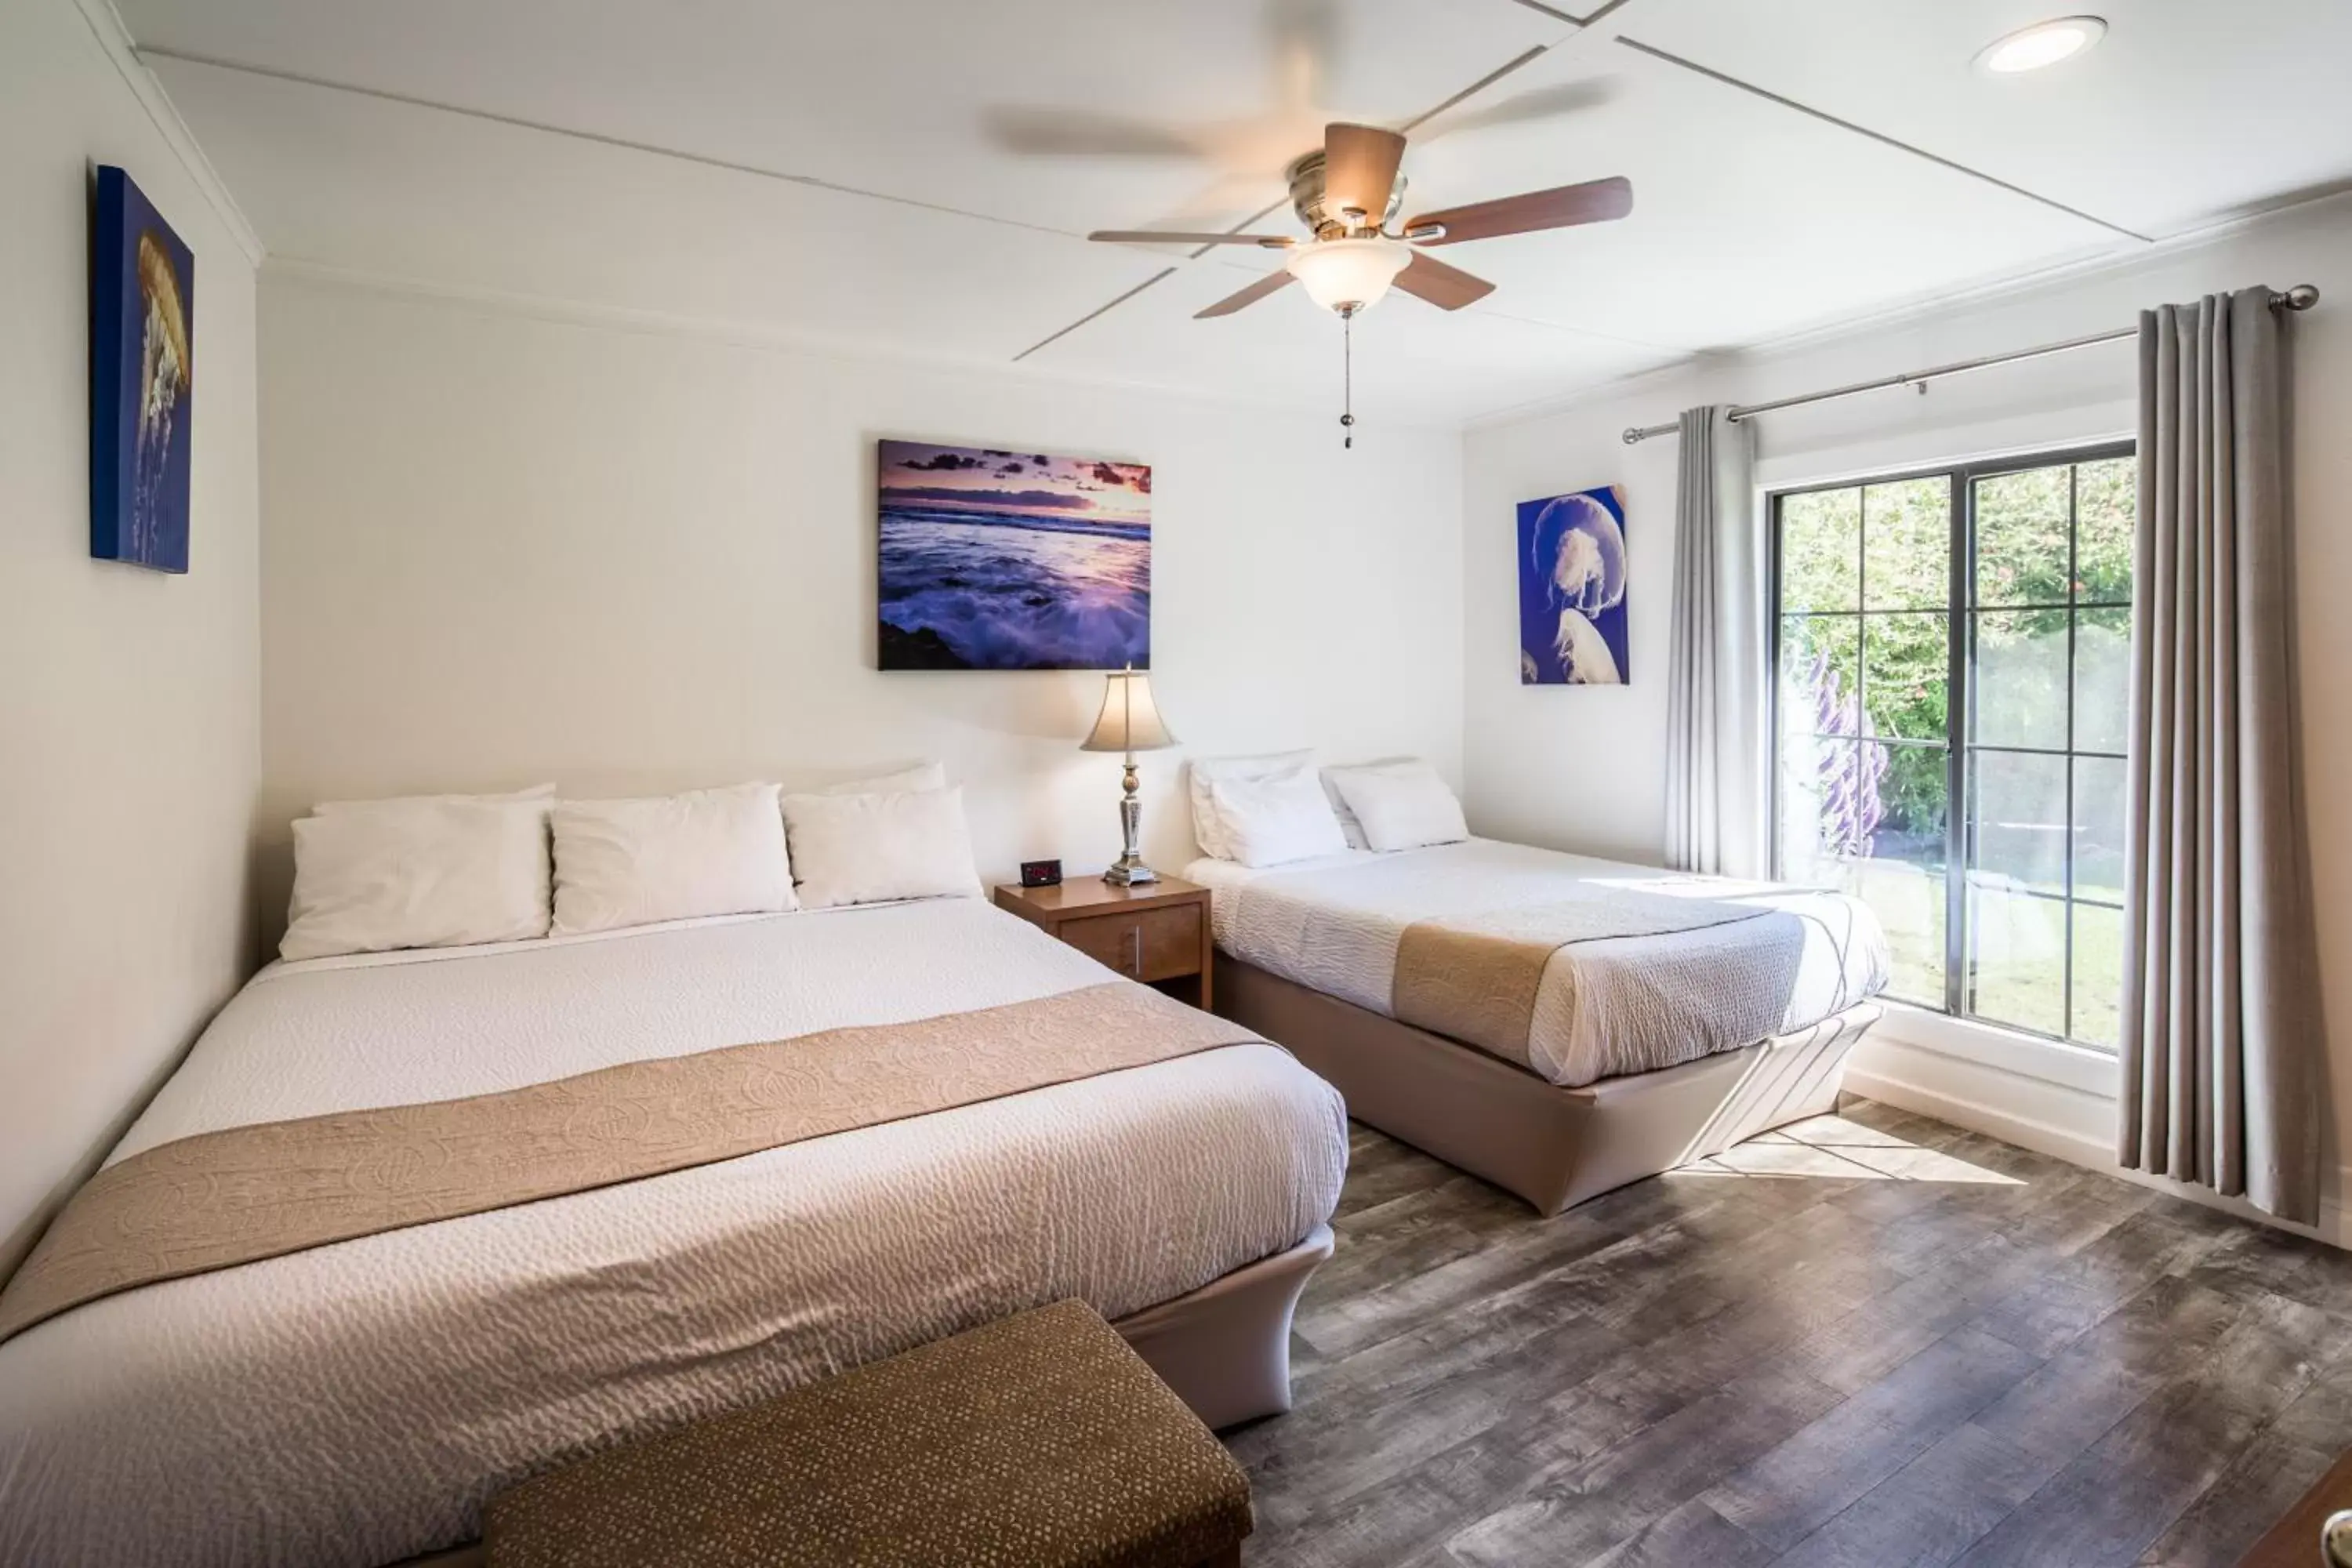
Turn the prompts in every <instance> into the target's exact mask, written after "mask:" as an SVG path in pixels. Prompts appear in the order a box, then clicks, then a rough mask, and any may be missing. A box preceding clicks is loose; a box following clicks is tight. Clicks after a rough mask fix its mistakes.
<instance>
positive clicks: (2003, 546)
mask: <svg viewBox="0 0 2352 1568" xmlns="http://www.w3.org/2000/svg"><path fill="white" fill-rule="evenodd" d="M2072 471H2073V470H2072V469H2071V468H2068V467H2067V466H2066V465H2065V464H2063V463H2062V464H2060V465H2058V466H2057V467H2056V468H2027V469H2025V470H2023V471H2022V472H2021V473H2014V474H1995V475H1992V476H1990V478H1987V479H1979V480H1977V481H1976V541H1975V543H1976V549H1975V551H1974V555H1975V558H1976V577H1975V581H1974V583H1973V584H1971V586H1972V587H1973V589H1974V595H1973V602H1974V603H1976V604H1979V605H2057V604H2064V603H2065V602H2066V600H2067V597H2068V594H2067V590H2068V588H2069V587H2070V586H2071V584H2069V582H2068V580H2067V576H2066V562H2067V543H2068V542H2067V537H2066V536H2067V512H2068V500H2067V496H2068V488H2069V487H2068V483H2067V476H2068V475H2069V474H2070V473H2071V472H2072Z"/></svg>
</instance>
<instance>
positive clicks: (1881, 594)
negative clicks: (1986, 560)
mask: <svg viewBox="0 0 2352 1568" xmlns="http://www.w3.org/2000/svg"><path fill="white" fill-rule="evenodd" d="M1862 516H1863V530H1862V532H1863V572H1862V577H1863V602H1864V608H1866V609H1874V610H1921V609H1938V610H1940V609H1942V608H1943V607H1944V605H1946V604H1948V602H1949V601H1950V599H1951V596H1952V588H1951V584H1952V481H1951V480H1950V479H1948V478H1944V477H1942V476H1938V477H1936V478H1933V479H1904V480H1901V481H1899V482H1897V483H1895V484H1890V485H1872V486H1870V487H1869V488H1868V489H1865V490H1864V491H1863V495H1862Z"/></svg>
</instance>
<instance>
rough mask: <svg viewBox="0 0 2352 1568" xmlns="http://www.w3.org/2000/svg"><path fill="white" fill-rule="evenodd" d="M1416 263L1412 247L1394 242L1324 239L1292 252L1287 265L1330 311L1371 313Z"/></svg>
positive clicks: (1311, 296)
mask: <svg viewBox="0 0 2352 1568" xmlns="http://www.w3.org/2000/svg"><path fill="white" fill-rule="evenodd" d="M1411 262H1412V247H1410V246H1405V245H1400V244H1398V243H1397V242H1396V241H1395V240H1393V239H1322V240H1318V241H1316V242H1315V243H1314V244H1313V245H1303V246H1300V247H1297V249H1295V250H1293V251H1292V252H1291V253H1290V259H1289V260H1288V261H1287V262H1286V263H1285V264H1284V265H1285V267H1286V269H1287V270H1288V271H1289V273H1290V275H1291V276H1292V277H1294V278H1296V279H1298V281H1299V282H1301V283H1303V284H1305V285H1306V286H1307V297H1308V298H1309V299H1311V300H1314V301H1315V302H1316V303H1317V304H1318V305H1320V306H1322V307H1323V308H1324V309H1325V310H1342V309H1349V310H1370V309H1371V308H1372V307H1373V306H1374V305H1377V304H1379V303H1380V301H1381V295H1383V294H1385V293H1387V292H1388V291H1389V285H1390V284H1391V282H1393V281H1395V279H1396V275H1397V274H1398V273H1400V272H1402V271H1403V270H1404V269H1405V268H1406V267H1407V266H1408V265H1410V264H1411Z"/></svg>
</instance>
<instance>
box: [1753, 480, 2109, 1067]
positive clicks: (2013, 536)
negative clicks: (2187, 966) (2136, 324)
mask: <svg viewBox="0 0 2352 1568" xmlns="http://www.w3.org/2000/svg"><path fill="white" fill-rule="evenodd" d="M2136 473H2137V468H2136V465H2135V462H2134V459H2133V458H2132V452H2131V448H2130V447H2129V446H2128V445H2124V446H2120V447H2103V448H2097V449H2092V450H2085V451H2076V452H2066V453H2059V454H2052V455H2049V456H2045V457H2042V458H2034V459H2032V460H2021V461H2014V462H2009V463H2002V464H1983V465H1977V466H1973V467H1968V468H1946V469H1939V470H1937V471H1935V472H1932V473H1926V474H1912V475H1906V476H1902V477H1899V478H1895V479H1872V480H1868V481H1864V482H1856V483H1853V484H1845V485H1832V486H1822V487H1818V488H1811V489H1803V490H1794V491H1789V492H1784V493H1780V494H1776V495H1775V496H1773V497H1772V499H1771V519H1770V521H1771V560H1772V570H1771V584H1772V591H1773V612H1774V613H1773V625H1774V627H1775V636H1774V638H1773V649H1772V657H1773V666H1774V668H1773V681H1772V693H1773V698H1772V706H1773V735H1774V753H1775V754H1774V766H1773V796H1774V798H1773V820H1774V824H1775V828H1774V861H1775V870H1776V872H1777V874H1778V875H1780V876H1781V877H1783V878H1785V879H1789V880H1791V881H1801V882H1808V883H1812V884H1815V885H1818V886H1822V887H1828V888H1836V889H1842V890H1843V891H1846V892H1850V893H1853V894H1854V895H1855V896H1857V897H1859V898H1861V899H1863V900H1864V901H1865V902H1867V903H1868V904H1870V906H1871V907H1872V909H1873V910H1874V911H1876V913H1877V915H1878V918H1879V920H1880V921H1881V922H1882V923H1883V924H1884V925H1885V928H1886V931H1887V935H1888V937H1889V940H1890V942H1892V944H1893V948H1894V952H1895V973H1894V982H1893V985H1892V987H1891V990H1892V994H1894V995H1895V996H1898V997H1900V998H1901V999H1903V1000H1905V1001H1907V1002H1914V1003H1916V1004H1919V1005H1923V1006H1928V1007H1935V1008H1940V1009H1943V1010H1946V1011H1949V1012H1952V1013H1955V1014H1959V1015H1964V1016H1973V1017H1979V1018H1983V1019H1986V1020H1988V1021H1990V1022H1995V1023H2000V1024H2003V1025H2007V1026H2011V1027H2016V1028H2021V1029H2027V1030H2031V1031H2033V1032H2035V1033H2039V1034H2044V1035H2051V1036H2056V1037H2064V1038H2071V1039H2074V1040H2077V1041H2080V1042H2083V1043H2085V1044H2091V1045H2098V1046H2106V1047H2112V1046H2113V1045H2114V1043H2115V1039H2116V1013H2117V1005H2118V999H2119V993H2120V989H2121V984H2122V981H2121V975H2122V969H2121V952H2122V913H2121V910H2122V902H2123V898H2122V891H2123V889H2122V849H2123V845H2122V838H2123V804H2124V764H2123V746H2124V721H2125V703H2126V693H2127V691H2128V686H2129V652H2130V616H2131V544H2132V528H2133V516H2134V509H2135V496H2134V484H2135V479H2136Z"/></svg>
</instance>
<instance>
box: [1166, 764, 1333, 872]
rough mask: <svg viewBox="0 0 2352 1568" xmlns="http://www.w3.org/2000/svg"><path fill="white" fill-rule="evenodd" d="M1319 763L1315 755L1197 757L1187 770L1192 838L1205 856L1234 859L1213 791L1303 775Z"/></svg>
mask: <svg viewBox="0 0 2352 1568" xmlns="http://www.w3.org/2000/svg"><path fill="white" fill-rule="evenodd" d="M1314 761H1315V753H1314V752H1267V753H1266V754H1265V755H1263V756H1255V757H1195V758H1193V759H1192V766H1191V767H1190V768H1189V769H1187V770H1186V779H1187V787H1188V791H1189V793H1190V795H1192V837H1193V838H1194V839H1195V840H1196V841H1197V842H1198V843H1199V844H1200V846H1201V851H1202V854H1205V855H1213V856H1215V857H1216V858H1218V859H1220V860H1230V859H1232V858H1234V856H1233V850H1232V847H1231V846H1230V845H1228V844H1227V842H1226V840H1225V835H1224V831H1223V825H1222V824H1221V823H1219V821H1218V820H1217V805H1216V801H1215V798H1214V797H1213V795H1211V794H1210V792H1211V791H1212V790H1213V788H1214V787H1215V786H1216V785H1218V784H1223V783H1226V782H1229V781H1232V780H1236V779H1262V778H1265V777H1266V776H1268V775H1269V774H1272V773H1300V772H1303V771H1305V770H1306V769H1307V767H1308V766H1310V765H1311V764H1312V763H1314Z"/></svg>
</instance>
